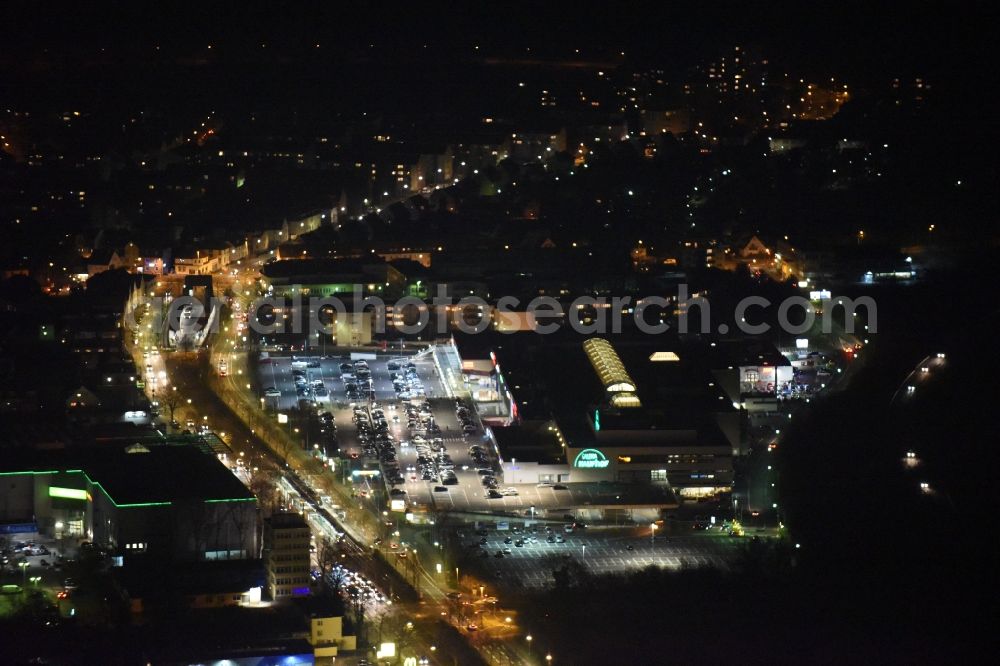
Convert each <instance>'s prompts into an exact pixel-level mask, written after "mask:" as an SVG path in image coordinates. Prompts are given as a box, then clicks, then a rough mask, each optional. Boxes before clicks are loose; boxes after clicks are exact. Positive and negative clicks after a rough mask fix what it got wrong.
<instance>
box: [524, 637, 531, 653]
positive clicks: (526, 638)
mask: <svg viewBox="0 0 1000 666" xmlns="http://www.w3.org/2000/svg"><path fill="white" fill-rule="evenodd" d="M524 640H526V641H528V655H529V656H530V655H531V634H528V635H527V636H525V637H524Z"/></svg>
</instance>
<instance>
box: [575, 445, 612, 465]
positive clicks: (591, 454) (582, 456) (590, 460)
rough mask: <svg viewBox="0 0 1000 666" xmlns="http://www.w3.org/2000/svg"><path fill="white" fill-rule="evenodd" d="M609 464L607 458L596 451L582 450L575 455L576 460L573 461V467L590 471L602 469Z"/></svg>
mask: <svg viewBox="0 0 1000 666" xmlns="http://www.w3.org/2000/svg"><path fill="white" fill-rule="evenodd" d="M610 464H611V461H610V460H608V457H607V456H606V455H604V454H603V453H601V452H600V451H598V450H597V449H584V450H583V451H580V452H579V453H578V454H576V459H574V460H573V467H583V468H590V469H603V468H605V467H607V466H608V465H610Z"/></svg>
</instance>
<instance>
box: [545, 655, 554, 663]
mask: <svg viewBox="0 0 1000 666" xmlns="http://www.w3.org/2000/svg"><path fill="white" fill-rule="evenodd" d="M545 663H546V664H551V663H552V655H551V654H547V655H545Z"/></svg>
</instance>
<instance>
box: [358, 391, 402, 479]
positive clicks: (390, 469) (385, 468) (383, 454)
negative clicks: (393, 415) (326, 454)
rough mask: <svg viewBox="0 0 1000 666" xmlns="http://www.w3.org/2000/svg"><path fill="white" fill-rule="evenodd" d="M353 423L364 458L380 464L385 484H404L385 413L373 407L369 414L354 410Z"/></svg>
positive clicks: (366, 411) (364, 410)
mask: <svg viewBox="0 0 1000 666" xmlns="http://www.w3.org/2000/svg"><path fill="white" fill-rule="evenodd" d="M354 423H355V424H356V425H357V428H358V439H359V440H360V441H361V449H362V451H363V452H364V455H365V458H368V459H371V460H375V459H377V460H378V461H379V462H380V463H382V473H383V474H385V480H386V483H388V484H389V485H399V484H401V483H404V481H405V480H404V479H403V475H402V473H401V472H400V471H399V461H398V459H397V458H396V446H395V439H394V438H393V436H392V434H391V433H390V432H389V422H388V420H387V419H386V417H385V412H384V411H383V410H382V409H381V408H379V407H377V406H376V407H373V408H372V410H371V412H370V413H369V411H368V409H367V408H365V407H361V406H358V407H355V408H354Z"/></svg>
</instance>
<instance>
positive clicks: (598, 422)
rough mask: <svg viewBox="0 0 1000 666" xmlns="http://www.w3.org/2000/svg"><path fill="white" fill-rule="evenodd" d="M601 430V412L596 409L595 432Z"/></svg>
mask: <svg viewBox="0 0 1000 666" xmlns="http://www.w3.org/2000/svg"><path fill="white" fill-rule="evenodd" d="M600 429H601V410H599V409H595V410H594V431H595V432H596V431H598V430H600Z"/></svg>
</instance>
